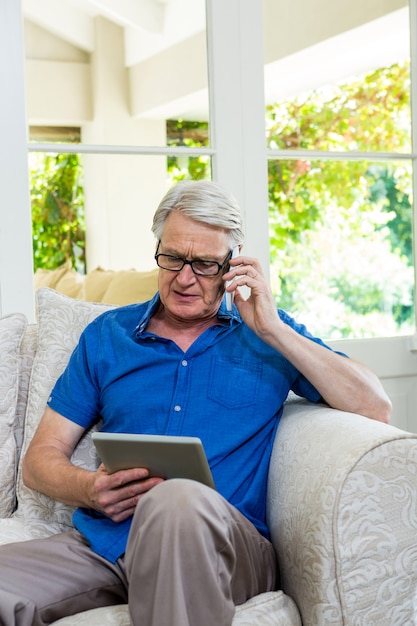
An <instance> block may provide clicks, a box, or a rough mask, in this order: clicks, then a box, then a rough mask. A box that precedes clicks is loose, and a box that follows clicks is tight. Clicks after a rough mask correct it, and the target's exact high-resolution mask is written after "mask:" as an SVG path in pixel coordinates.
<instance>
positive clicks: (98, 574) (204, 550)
mask: <svg viewBox="0 0 417 626" xmlns="http://www.w3.org/2000/svg"><path fill="white" fill-rule="evenodd" d="M276 584H277V568H276V559H275V554H274V550H273V547H272V545H271V543H270V542H269V541H267V540H266V539H265V538H263V537H262V536H261V535H260V534H259V533H258V531H257V530H256V529H255V528H254V526H253V525H252V524H251V523H250V522H249V521H248V520H247V519H246V518H245V517H243V516H242V515H241V513H239V511H237V509H235V508H234V507H233V506H231V505H230V504H229V503H228V502H227V501H226V500H225V499H224V498H222V496H220V495H219V494H218V493H217V492H216V491H214V490H213V489H210V488H208V487H205V486H203V485H201V484H200V483H196V482H194V481H188V480H170V481H166V482H164V483H162V484H160V485H158V486H157V487H155V488H154V489H152V490H151V491H150V492H149V493H148V494H147V495H146V496H144V497H143V498H142V499H141V500H140V502H139V504H138V506H137V509H136V512H135V515H134V518H133V523H132V528H131V531H130V536H129V541H128V545H127V549H126V555H125V558H124V559H120V560H119V561H118V562H117V563H116V564H112V563H109V562H108V561H106V560H105V559H103V558H101V557H100V556H98V555H97V554H95V553H94V552H92V551H91V550H90V548H89V546H88V545H87V543H86V542H85V540H84V539H83V537H82V536H81V535H80V534H79V533H77V532H76V531H70V532H68V533H62V534H59V535H55V536H53V537H50V538H48V539H40V540H32V541H28V542H20V543H15V544H6V545H4V546H0V625H1V626H45V624H50V623H51V622H53V621H55V620H57V619H59V618H60V617H63V616H65V615H71V614H73V613H78V612H80V611H85V610H88V609H91V608H96V607H98V606H108V605H112V604H120V603H126V602H128V603H129V611H130V616H131V621H132V624H133V626H214V625H215V626H230V624H231V623H232V620H233V615H234V607H235V605H237V604H242V603H243V602H245V601H246V600H247V599H248V598H250V597H251V596H253V595H256V594H258V593H261V592H263V591H270V590H273V589H275V588H276Z"/></svg>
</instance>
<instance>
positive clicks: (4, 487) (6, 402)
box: [0, 313, 27, 518]
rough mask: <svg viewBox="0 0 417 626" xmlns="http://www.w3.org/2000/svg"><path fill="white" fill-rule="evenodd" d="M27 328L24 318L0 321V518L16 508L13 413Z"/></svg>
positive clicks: (16, 315) (16, 400) (17, 394)
mask: <svg viewBox="0 0 417 626" xmlns="http://www.w3.org/2000/svg"><path fill="white" fill-rule="evenodd" d="M26 326H27V320H26V318H25V316H24V315H21V314H18V313H16V314H13V315H6V316H5V317H2V318H0V467H1V472H0V494H1V497H0V518H1V517H9V516H10V515H11V514H12V512H13V510H14V508H15V506H16V490H15V485H16V471H17V448H16V439H15V434H14V431H15V423H16V411H17V404H18V397H19V371H20V367H19V366H20V360H19V352H20V345H21V342H22V339H23V335H24V332H25V329H26Z"/></svg>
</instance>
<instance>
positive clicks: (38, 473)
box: [22, 446, 94, 507]
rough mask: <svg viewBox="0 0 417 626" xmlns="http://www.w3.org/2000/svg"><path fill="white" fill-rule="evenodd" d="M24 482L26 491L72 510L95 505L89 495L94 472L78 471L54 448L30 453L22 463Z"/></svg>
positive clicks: (42, 448)
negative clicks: (72, 507) (27, 488)
mask: <svg viewBox="0 0 417 626" xmlns="http://www.w3.org/2000/svg"><path fill="white" fill-rule="evenodd" d="M22 475H23V481H24V483H25V485H26V486H27V487H30V488H31V489H34V490H36V491H40V492H41V493H44V494H45V495H47V496H49V497H51V498H53V499H54V500H58V501H59V502H63V503H64V504H68V505H70V506H75V507H78V506H81V507H89V506H91V505H92V503H91V501H90V499H89V497H88V494H89V492H90V484H91V481H92V478H93V475H94V472H91V471H89V470H85V469H83V468H81V467H77V466H75V465H73V464H72V463H71V461H70V460H69V459H68V458H67V457H66V456H65V455H64V454H63V453H61V452H60V451H58V450H56V449H55V448H53V447H52V446H37V447H36V448H32V449H29V451H28V453H27V454H26V456H25V458H24V460H23V466H22Z"/></svg>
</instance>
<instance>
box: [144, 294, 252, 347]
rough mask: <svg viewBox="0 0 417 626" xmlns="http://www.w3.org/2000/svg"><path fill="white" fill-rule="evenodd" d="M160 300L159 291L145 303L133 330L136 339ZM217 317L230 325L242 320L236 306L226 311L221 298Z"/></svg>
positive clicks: (224, 301) (224, 303) (224, 302)
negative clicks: (227, 321)
mask: <svg viewBox="0 0 417 626" xmlns="http://www.w3.org/2000/svg"><path fill="white" fill-rule="evenodd" d="M160 301H161V299H160V297H159V291H158V292H157V293H156V294H155V295H154V297H153V298H152V299H151V300H149V302H147V303H146V304H147V306H146V308H145V310H144V312H143V315H142V317H141V318H140V320H139V323H138V325H137V326H136V328H135V330H134V334H135V336H136V337H138V336H139V335H141V334H142V333H143V332H144V331H145V329H146V327H147V325H148V323H149V320H150V319H151V317H152V315H153V314H154V312H155V311H156V310H157V308H158V306H159V303H160ZM217 316H218V318H219V319H221V320H225V321H226V320H229V324H230V325H231V324H232V323H233V322H237V323H241V322H242V318H241V317H240V315H239V311H238V310H237V308H236V306H235V305H233V310H232V311H228V309H227V308H226V300H225V298H223V300H222V301H221V304H220V307H219V310H218V313H217Z"/></svg>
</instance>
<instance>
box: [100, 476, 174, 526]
mask: <svg viewBox="0 0 417 626" xmlns="http://www.w3.org/2000/svg"><path fill="white" fill-rule="evenodd" d="M92 478H93V480H92V481H91V485H90V499H91V502H92V508H94V509H95V510H96V511H99V512H100V513H103V515H105V516H106V517H109V518H110V519H111V520H112V521H113V522H123V521H124V520H125V519H128V518H129V517H130V516H131V515H133V513H134V512H135V508H136V505H137V503H138V502H139V500H140V498H141V497H142V496H143V495H145V494H146V493H147V492H148V491H149V490H150V489H152V488H153V487H155V486H156V485H159V483H161V482H163V480H164V479H163V478H157V477H152V478H150V477H149V471H148V470H147V469H146V468H135V469H129V470H120V471H119V472H114V474H109V473H108V472H107V470H106V468H105V467H104V465H100V467H99V468H98V470H97V472H96V473H95V474H94V476H93V477H92Z"/></svg>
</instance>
